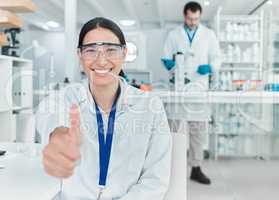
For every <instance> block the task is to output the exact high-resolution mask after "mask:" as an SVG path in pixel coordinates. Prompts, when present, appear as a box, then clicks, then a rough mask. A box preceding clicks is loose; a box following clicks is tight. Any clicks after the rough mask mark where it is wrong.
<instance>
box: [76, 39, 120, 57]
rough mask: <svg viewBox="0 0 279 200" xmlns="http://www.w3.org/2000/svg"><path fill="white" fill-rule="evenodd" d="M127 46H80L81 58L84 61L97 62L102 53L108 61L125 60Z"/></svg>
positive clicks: (107, 44) (102, 43) (100, 43)
mask: <svg viewBox="0 0 279 200" xmlns="http://www.w3.org/2000/svg"><path fill="white" fill-rule="evenodd" d="M124 48H125V45H122V44H117V43H106V42H99V43H90V44H84V45H81V46H79V49H80V53H81V57H82V59H84V60H89V61H96V60H97V59H98V57H99V56H100V53H102V55H103V56H104V57H105V58H106V59H108V60H117V59H120V58H123V56H124V52H123V50H124Z"/></svg>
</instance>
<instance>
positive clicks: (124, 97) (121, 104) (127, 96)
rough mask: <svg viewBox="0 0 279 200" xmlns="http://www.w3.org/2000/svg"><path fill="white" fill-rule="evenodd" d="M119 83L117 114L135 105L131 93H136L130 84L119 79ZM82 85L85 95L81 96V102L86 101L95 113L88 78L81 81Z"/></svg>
mask: <svg viewBox="0 0 279 200" xmlns="http://www.w3.org/2000/svg"><path fill="white" fill-rule="evenodd" d="M119 83H120V88H121V93H120V96H119V99H118V101H117V106H116V112H117V115H118V114H122V113H124V112H126V111H127V110H128V109H130V108H131V107H133V106H134V105H136V101H135V99H136V98H133V95H137V93H136V92H135V89H134V88H133V87H132V86H130V85H128V83H127V82H125V81H123V80H121V79H120V80H119ZM83 86H84V88H85V89H86V96H83V98H82V100H81V102H82V103H85V102H87V103H88V104H89V107H90V111H91V112H93V113H95V112H96V110H95V106H93V105H94V99H93V97H92V94H91V92H90V88H89V80H88V79H86V80H84V81H83Z"/></svg>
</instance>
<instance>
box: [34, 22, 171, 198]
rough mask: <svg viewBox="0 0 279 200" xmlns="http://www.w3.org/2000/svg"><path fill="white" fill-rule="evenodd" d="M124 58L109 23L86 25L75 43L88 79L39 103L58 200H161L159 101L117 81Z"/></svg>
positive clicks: (164, 182)
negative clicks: (58, 183)
mask: <svg viewBox="0 0 279 200" xmlns="http://www.w3.org/2000/svg"><path fill="white" fill-rule="evenodd" d="M126 54H127V49H126V42H125V38H124V35H123V33H122V31H121V29H120V28H119V27H118V26H117V25H116V24H115V23H114V22H112V21H110V20H108V19H105V18H94V19H92V20H90V21H89V22H87V23H86V24H85V25H84V26H83V27H82V29H81V32H80V36H79V46H78V55H79V58H80V63H81V65H82V67H83V70H84V72H85V73H86V75H87V77H88V79H87V80H86V81H84V82H83V83H82V84H72V85H70V86H69V87H67V88H66V89H65V90H63V91H61V92H60V94H59V95H56V97H55V96H52V95H50V96H49V97H48V98H46V99H45V100H44V101H43V102H41V103H40V105H39V109H38V112H37V129H38V131H39V133H40V135H41V138H42V143H43V144H45V148H44V151H43V165H44V169H45V171H46V172H47V173H48V174H49V175H51V176H54V177H57V178H60V179H62V186H61V191H60V194H59V196H60V198H61V199H63V200H87V199H88V200H89V199H90V200H91V199H92V200H96V199H103V200H163V199H164V196H165V193H166V192H167V189H168V184H169V178H170V168H171V149H172V141H171V135H170V131H169V127H168V122H167V118H166V115H165V111H164V108H163V104H162V102H161V101H160V99H159V98H158V97H155V96H153V95H151V94H149V93H144V92H141V91H140V90H138V89H136V88H133V87H132V86H129V85H128V84H127V83H126V82H125V81H124V80H122V79H121V78H119V77H120V76H119V74H120V75H122V74H123V72H122V70H121V68H122V65H123V63H124V61H125V56H126ZM57 96H59V97H62V98H58V97H57ZM46 108H49V109H48V111H47V112H46V110H45V109H46Z"/></svg>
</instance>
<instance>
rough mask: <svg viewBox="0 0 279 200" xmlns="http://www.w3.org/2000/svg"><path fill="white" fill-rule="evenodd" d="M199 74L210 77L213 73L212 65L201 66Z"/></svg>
mask: <svg viewBox="0 0 279 200" xmlns="http://www.w3.org/2000/svg"><path fill="white" fill-rule="evenodd" d="M197 72H198V74H200V75H208V74H211V73H212V69H211V66H210V65H200V66H199V67H198V70H197Z"/></svg>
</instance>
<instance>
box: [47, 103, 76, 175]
mask: <svg viewBox="0 0 279 200" xmlns="http://www.w3.org/2000/svg"><path fill="white" fill-rule="evenodd" d="M80 137H81V136H80V115H79V111H78V107H77V106H76V105H73V106H72V107H71V111H70V128H66V127H57V128H56V129H55V130H54V131H53V132H52V133H51V136H50V140H49V144H48V145H47V146H46V147H45V149H44V150H43V165H44V169H45V171H46V172H47V173H48V174H49V175H51V176H54V177H57V178H68V177H70V176H72V175H73V173H74V169H75V166H76V162H77V161H78V160H79V159H80V148H79V147H80V144H81V139H80Z"/></svg>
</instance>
